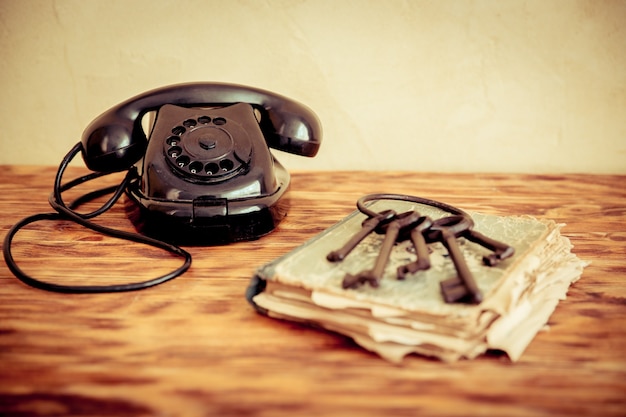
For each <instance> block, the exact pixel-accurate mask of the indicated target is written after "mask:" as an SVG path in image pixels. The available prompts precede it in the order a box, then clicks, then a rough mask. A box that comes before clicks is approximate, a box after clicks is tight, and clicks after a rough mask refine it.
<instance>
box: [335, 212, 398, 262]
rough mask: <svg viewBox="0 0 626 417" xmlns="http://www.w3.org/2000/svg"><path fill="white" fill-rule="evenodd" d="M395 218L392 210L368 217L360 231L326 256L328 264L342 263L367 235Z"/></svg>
mask: <svg viewBox="0 0 626 417" xmlns="http://www.w3.org/2000/svg"><path fill="white" fill-rule="evenodd" d="M395 216H396V212H395V211H393V210H385V211H381V212H380V213H378V214H377V215H376V216H374V217H368V218H367V219H365V220H364V221H363V223H361V229H360V230H359V231H358V232H357V233H355V234H354V236H352V237H351V238H350V240H348V241H347V242H346V243H345V244H344V245H343V246H342V247H341V248H340V249H338V250H334V251H332V252H330V253H329V254H328V255H326V259H328V260H329V261H330V262H338V261H343V259H344V258H345V257H346V256H348V254H349V253H350V252H352V250H353V249H354V248H355V247H356V245H358V244H359V243H360V242H361V241H362V240H363V239H365V237H366V236H367V235H369V234H370V233H372V232H373V231H374V230H375V229H376V228H377V227H379V226H380V225H381V224H385V223H387V222H389V221H391V220H393V218H394V217H395Z"/></svg>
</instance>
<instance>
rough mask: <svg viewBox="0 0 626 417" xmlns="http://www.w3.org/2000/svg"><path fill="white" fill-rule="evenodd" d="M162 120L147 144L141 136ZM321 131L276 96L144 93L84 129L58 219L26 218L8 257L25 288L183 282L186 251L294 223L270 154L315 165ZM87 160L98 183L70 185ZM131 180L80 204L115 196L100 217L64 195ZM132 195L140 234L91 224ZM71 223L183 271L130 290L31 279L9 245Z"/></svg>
mask: <svg viewBox="0 0 626 417" xmlns="http://www.w3.org/2000/svg"><path fill="white" fill-rule="evenodd" d="M150 112H156V116H155V118H154V123H153V126H152V129H151V131H150V133H149V137H148V135H147V134H146V131H145V130H144V129H143V127H142V119H143V118H144V116H145V115H146V114H147V113H150ZM321 136H322V129H321V125H320V122H319V120H318V118H317V117H316V115H315V114H314V113H313V111H312V110H310V109H309V108H308V107H306V106H304V105H302V104H300V103H297V102H295V101H293V100H290V99H287V98H285V97H283V96H280V95H278V94H274V93H271V92H269V91H265V90H261V89H256V88H251V87H245V86H239V85H233V84H219V83H192V84H181V85H174V86H169V87H164V88H160V89H156V90H152V91H149V92H146V93H144V94H140V95H138V96H136V97H133V98H131V99H129V100H127V101H124V102H122V103H120V104H118V105H117V106H115V107H113V108H111V109H109V110H108V111H106V112H105V113H103V114H101V115H100V116H99V117H98V118H96V119H95V120H94V121H93V122H92V123H91V124H90V125H89V126H88V127H87V128H86V130H85V132H84V133H83V137H82V140H81V142H80V143H78V144H76V145H75V146H74V147H73V148H72V150H71V151H70V152H69V153H68V154H67V156H66V157H65V158H64V160H63V161H62V163H61V165H60V167H59V170H58V172H57V175H56V178H55V184H54V189H53V192H52V194H51V195H50V199H49V200H50V204H51V206H52V207H53V208H54V209H55V210H56V212H55V213H43V214H37V215H34V216H30V217H27V218H25V219H23V220H22V221H20V222H18V223H17V224H15V225H14V226H13V227H12V228H11V230H10V231H9V233H8V234H7V236H6V238H5V240H4V245H3V253H4V258H5V260H6V262H7V265H8V266H9V269H11V271H12V272H13V273H14V275H16V276H17V277H18V278H19V279H21V280H22V281H23V282H25V283H27V284H29V285H31V286H35V287H37V288H42V289H46V290H50V291H59V292H113V291H129V290H136V289H141V288H146V287H149V286H152V285H156V284H159V283H161V282H164V281H167V280H169V279H172V278H174V277H176V276H178V275H180V274H181V273H183V272H184V271H185V270H187V268H188V267H189V265H190V263H191V257H190V255H189V253H188V252H186V251H185V250H183V249H182V248H180V247H178V246H177V245H179V244H223V243H229V242H233V241H239V240H250V239H256V238H258V237H260V236H263V235H265V234H267V233H269V232H271V231H272V230H273V229H274V228H275V227H276V225H277V224H278V222H280V220H281V219H282V218H283V217H284V216H285V214H286V209H287V207H286V204H285V200H286V199H284V198H283V197H284V195H285V192H286V191H287V188H288V186H289V181H290V176H289V173H288V171H287V170H286V169H285V168H284V167H283V166H282V165H281V164H280V163H279V162H278V161H277V160H276V159H275V158H274V156H273V155H272V154H271V152H270V150H269V148H268V147H272V148H274V149H278V150H282V151H286V152H289V153H294V154H297V155H303V156H308V157H312V156H315V155H316V154H317V151H318V149H319V146H320V142H321ZM78 153H81V154H82V157H83V160H84V162H85V165H86V166H87V168H89V169H90V170H91V171H93V173H92V174H89V175H86V176H84V177H81V178H77V179H75V180H73V181H70V182H67V183H65V184H62V177H63V173H64V171H65V169H66V167H67V165H68V164H69V163H70V162H71V160H72V159H73V158H74V157H75V156H76V155H77V154H78ZM119 171H127V175H126V177H125V178H124V180H123V182H122V183H121V184H120V185H119V186H116V187H112V188H111V189H106V190H97V191H94V192H93V193H90V194H88V195H86V196H83V197H82V198H81V199H79V200H80V202H84V201H86V200H90V199H93V198H95V197H98V196H101V195H103V194H106V193H111V194H112V196H111V197H110V199H109V200H108V201H107V202H106V203H105V204H104V205H103V206H102V207H101V208H100V209H98V210H96V211H94V212H92V213H87V214H83V213H78V212H76V211H75V206H76V204H77V203H76V204H66V203H65V202H64V201H63V199H62V193H63V192H64V191H66V190H68V189H70V188H73V187H74V186H77V185H79V184H82V183H84V182H87V181H89V180H92V179H94V178H97V177H100V176H103V175H106V174H110V173H113V172H119ZM124 193H126V194H127V195H128V196H129V197H130V201H132V204H133V206H134V207H136V208H137V210H138V212H139V216H138V218H139V221H135V222H134V223H135V226H136V227H137V229H138V230H139V231H140V232H141V234H136V233H128V232H124V231H119V230H114V229H110V228H107V227H103V226H100V225H97V224H95V223H93V222H91V221H89V219H91V218H93V217H95V216H97V215H99V214H101V213H103V212H104V211H106V210H108V209H109V208H110V207H111V206H112V205H113V204H115V202H116V201H117V200H118V199H119V197H120V196H121V195H122V194H124ZM68 218H69V219H71V220H74V221H76V222H77V223H80V224H82V225H84V226H85V227H88V228H90V229H92V230H95V231H97V232H100V233H104V234H108V235H112V236H116V237H120V238H125V239H129V240H132V241H135V242H139V243H144V244H149V245H152V246H155V247H159V248H161V249H164V250H166V251H169V252H171V253H174V254H177V255H179V256H181V257H183V258H184V260H185V261H184V264H183V265H182V266H181V267H180V268H178V269H177V270H175V271H172V272H171V273H169V274H166V275H164V276H162V277H158V278H155V279H152V280H149V281H143V282H137V283H129V284H122V285H59V284H55V283H49V282H44V281H41V280H38V279H36V278H32V277H30V276H28V275H27V274H25V273H24V272H23V271H22V270H21V269H20V268H19V266H17V264H16V262H15V261H14V259H13V255H12V253H11V242H12V239H13V237H14V236H15V234H16V233H17V232H18V231H19V230H20V229H21V228H22V227H24V226H26V225H27V224H30V223H33V222H36V221H41V220H58V219H68Z"/></svg>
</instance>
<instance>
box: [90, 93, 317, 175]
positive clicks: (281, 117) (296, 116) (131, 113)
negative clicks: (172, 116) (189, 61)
mask: <svg viewBox="0 0 626 417" xmlns="http://www.w3.org/2000/svg"><path fill="white" fill-rule="evenodd" d="M235 103H249V104H250V105H251V106H253V107H254V108H256V109H257V110H258V111H259V112H260V113H261V121H260V125H261V130H262V131H263V135H264V137H265V141H266V143H267V145H268V146H270V147H272V148H275V149H278V150H282V151H286V152H290V153H295V154H298V155H303V156H315V154H316V153H317V151H318V149H319V146H320V141H321V134H322V129H321V125H320V123H319V120H318V119H317V117H316V116H315V114H314V113H313V112H312V111H311V110H310V109H309V108H308V107H306V106H304V105H302V104H300V103H297V102H295V101H293V100H290V99H287V98H285V97H282V96H280V95H278V94H275V93H272V92H269V91H265V90H261V89H257V88H252V87H246V86H240V85H233V84H220V83H191V84H179V85H172V86H169V87H164V88H159V89H155V90H152V91H148V92H146V93H143V94H140V95H138V96H135V97H133V98H131V99H129V100H127V101H124V102H123V103H120V104H118V105H117V106H115V107H113V108H111V109H110V110H108V111H107V112H105V113H103V114H102V115H100V116H99V117H98V118H97V119H95V120H94V121H93V122H92V123H91V124H90V125H89V126H88V127H87V129H86V130H85V132H84V133H83V137H82V141H81V142H82V154H83V159H84V161H85V164H86V165H87V167H88V168H89V169H90V170H92V171H96V172H115V171H122V170H125V169H128V168H130V167H131V166H132V165H133V164H135V163H136V162H137V161H139V160H140V159H141V158H142V156H143V155H144V152H145V150H146V146H147V143H148V139H147V138H146V135H145V133H144V132H143V129H142V128H141V118H142V117H143V115H144V114H146V113H147V112H150V111H155V110H158V109H159V108H160V107H161V106H162V105H164V104H173V105H176V106H180V107H223V106H227V105H230V104H235Z"/></svg>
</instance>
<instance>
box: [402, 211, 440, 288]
mask: <svg viewBox="0 0 626 417" xmlns="http://www.w3.org/2000/svg"><path fill="white" fill-rule="evenodd" d="M432 224H433V222H432V220H431V219H430V217H426V216H423V217H420V219H419V220H418V223H417V224H416V225H415V226H414V227H413V228H412V229H411V234H410V239H411V243H412V244H413V248H414V249H415V254H416V255H417V259H416V260H415V261H414V262H411V263H409V264H406V265H402V266H400V267H398V270H397V277H398V279H404V278H405V277H406V275H407V274H413V273H415V272H417V271H424V270H426V269H429V268H430V258H429V255H428V247H427V246H426V239H424V235H423V234H422V233H423V232H424V231H425V230H428V228H430V226H431V225H432Z"/></svg>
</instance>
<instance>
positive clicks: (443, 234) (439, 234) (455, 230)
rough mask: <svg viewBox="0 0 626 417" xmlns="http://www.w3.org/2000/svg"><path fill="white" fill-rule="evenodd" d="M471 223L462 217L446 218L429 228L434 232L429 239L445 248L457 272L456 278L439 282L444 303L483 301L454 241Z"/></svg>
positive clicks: (477, 302) (468, 228) (476, 302)
mask: <svg viewBox="0 0 626 417" xmlns="http://www.w3.org/2000/svg"><path fill="white" fill-rule="evenodd" d="M472 223H473V222H471V220H468V219H467V218H466V217H464V216H448V217H444V218H441V219H438V220H436V221H435V222H434V224H433V226H432V227H431V228H430V230H431V232H434V233H433V234H431V238H434V239H435V240H437V241H439V242H441V243H442V244H443V245H444V246H445V248H446V249H447V250H448V254H449V255H450V258H451V259H452V262H453V263H454V267H455V268H456V272H457V276H456V277H454V278H450V279H447V280H445V281H442V282H441V292H442V294H443V298H444V300H445V302H446V303H454V302H457V301H463V300H467V301H469V302H471V303H475V304H479V303H480V302H481V301H482V299H483V295H482V292H481V291H480V289H479V288H478V285H476V281H474V277H473V276H472V272H471V271H470V270H469V268H468V266H467V263H466V262H465V258H464V257H463V253H461V249H460V248H459V244H458V242H457V240H456V239H457V237H458V236H460V235H462V234H463V233H464V232H465V231H467V230H470V228H471V227H472V226H473V224H472Z"/></svg>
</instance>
